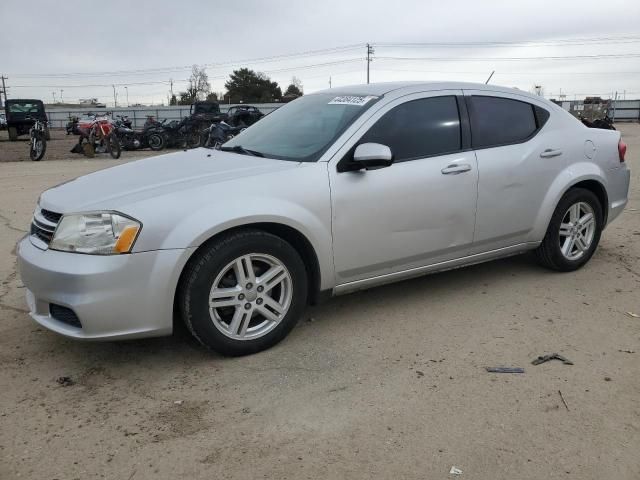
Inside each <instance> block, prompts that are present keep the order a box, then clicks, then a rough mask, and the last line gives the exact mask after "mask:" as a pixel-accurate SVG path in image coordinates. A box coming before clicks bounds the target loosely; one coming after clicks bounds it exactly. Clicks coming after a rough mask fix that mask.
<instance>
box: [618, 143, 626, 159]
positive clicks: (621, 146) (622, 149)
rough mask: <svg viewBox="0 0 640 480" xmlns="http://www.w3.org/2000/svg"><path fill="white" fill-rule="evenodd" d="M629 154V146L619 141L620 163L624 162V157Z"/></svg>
mask: <svg viewBox="0 0 640 480" xmlns="http://www.w3.org/2000/svg"><path fill="white" fill-rule="evenodd" d="M626 154H627V144H626V143H624V142H623V141H622V140H620V141H618V157H619V158H620V162H624V156H625V155H626Z"/></svg>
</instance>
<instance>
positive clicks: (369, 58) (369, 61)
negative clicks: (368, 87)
mask: <svg viewBox="0 0 640 480" xmlns="http://www.w3.org/2000/svg"><path fill="white" fill-rule="evenodd" d="M373 53H374V50H373V47H372V46H371V45H370V44H368V43H367V83H369V65H370V64H371V55H373Z"/></svg>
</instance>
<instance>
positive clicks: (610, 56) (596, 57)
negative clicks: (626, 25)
mask: <svg viewBox="0 0 640 480" xmlns="http://www.w3.org/2000/svg"><path fill="white" fill-rule="evenodd" d="M376 58H377V59H380V60H403V61H411V60H429V61H434V62H440V61H442V62H449V61H454V62H500V61H517V60H603V59H620V58H640V53H620V54H608V55H566V56H540V57H376Z"/></svg>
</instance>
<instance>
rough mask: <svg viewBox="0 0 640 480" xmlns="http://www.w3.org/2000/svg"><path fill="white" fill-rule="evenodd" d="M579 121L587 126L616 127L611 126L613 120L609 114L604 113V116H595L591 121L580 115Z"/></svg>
mask: <svg viewBox="0 0 640 480" xmlns="http://www.w3.org/2000/svg"><path fill="white" fill-rule="evenodd" d="M580 121H581V122H582V123H583V125H585V126H587V127H589V128H601V129H603V130H615V129H616V127H614V126H613V120H611V118H610V117H609V115H605V116H604V118H596V119H595V120H594V121H593V122H591V121H589V120H587V119H586V118H584V117H581V118H580Z"/></svg>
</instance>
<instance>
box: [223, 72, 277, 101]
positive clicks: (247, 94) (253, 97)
mask: <svg viewBox="0 0 640 480" xmlns="http://www.w3.org/2000/svg"><path fill="white" fill-rule="evenodd" d="M224 86H225V88H226V89H227V96H228V97H229V98H230V101H231V103H240V102H245V103H247V102H273V101H274V100H280V99H281V98H282V90H281V89H280V87H279V86H278V83H277V82H272V81H271V79H270V78H269V77H267V76H266V75H265V74H264V73H256V72H254V71H253V70H249V69H248V68H241V69H239V70H234V71H233V73H232V74H231V75H230V76H229V81H227V82H226V83H225V84H224Z"/></svg>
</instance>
